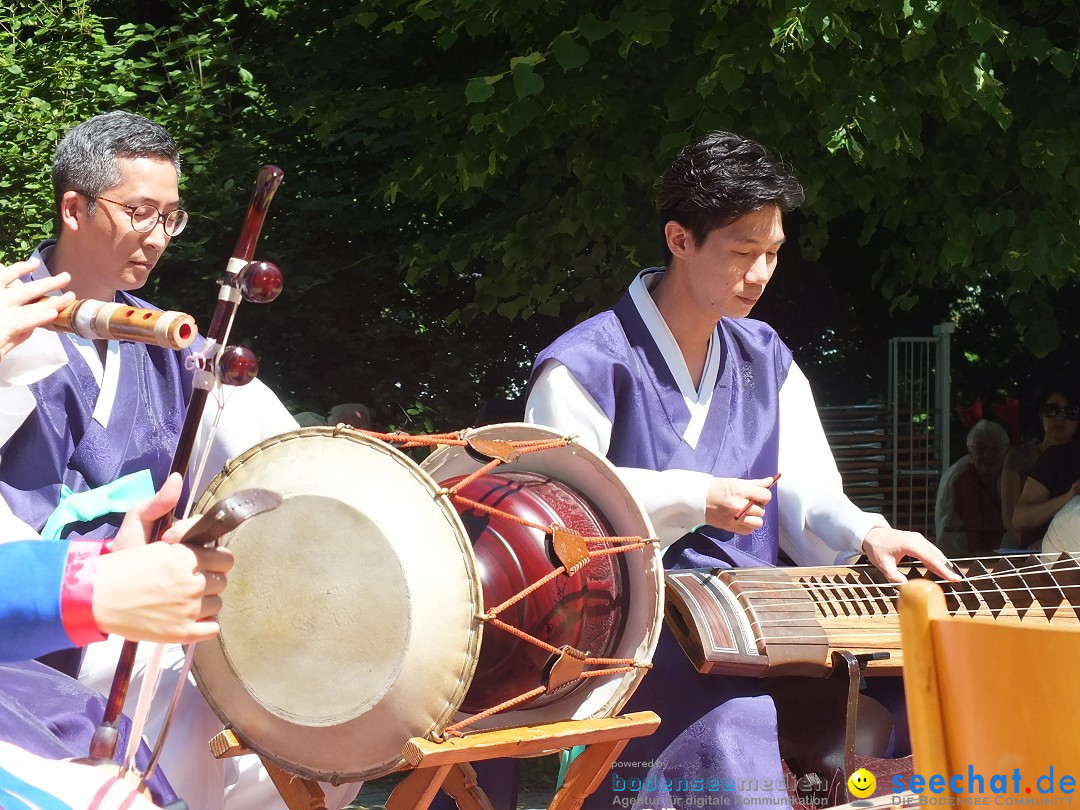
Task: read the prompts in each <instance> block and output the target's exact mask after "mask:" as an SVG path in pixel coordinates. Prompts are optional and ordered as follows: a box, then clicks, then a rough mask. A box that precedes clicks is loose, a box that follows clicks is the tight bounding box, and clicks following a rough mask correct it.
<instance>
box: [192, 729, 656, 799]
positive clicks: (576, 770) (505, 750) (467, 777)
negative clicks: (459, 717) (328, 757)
mask: <svg viewBox="0 0 1080 810" xmlns="http://www.w3.org/2000/svg"><path fill="white" fill-rule="evenodd" d="M659 725H660V718H659V717H658V716H657V715H656V714H654V713H653V712H633V713H630V714H625V715H621V716H618V717H610V718H605V719H600V720H564V721H560V722H556V723H546V724H543V725H538V726H520V727H517V728H505V729H497V730H494V731H477V732H472V733H469V734H466V735H465V736H463V737H453V738H451V739H449V740H447V741H446V742H441V743H439V742H431V741H430V740H425V739H423V738H420V737H414V738H413V739H411V740H409V742H408V743H406V745H405V748H404V750H403V751H402V758H403V759H404V760H405V761H406V762H408V763H409V766H410V767H409V775H408V776H406V777H405V779H403V780H402V781H401V782H400V783H399V784H398V785H397V787H395V788H394V790H393V792H392V793H391V794H390V798H389V799H387V802H386V810H424V809H425V808H427V807H428V806H429V805H430V804H431V802H432V801H433V800H434V798H435V795H436V794H437V793H438V792H439V790H440V789H441V790H444V791H445V792H446V793H447V794H448V795H450V796H451V797H452V798H453V799H454V801H455V802H457V806H458V808H459V810H492V805H491V802H490V801H489V800H488V797H487V795H486V794H485V793H484V791H483V789H482V788H481V787H480V786H479V785H478V784H477V783H476V772H475V771H474V770H473V768H472V764H471V763H473V762H480V761H482V760H485V759H499V758H502V757H529V756H537V755H541V754H550V753H555V752H557V751H559V750H561V749H564V748H572V747H574V746H578V745H584V746H586V748H585V751H584V752H583V753H582V754H581V755H580V756H578V757H577V758H575V759H574V761H573V762H572V763H571V764H570V768H569V770H568V771H567V773H566V779H565V780H564V782H563V784H562V787H560V788H559V791H558V792H557V793H556V794H555V796H554V798H553V799H552V800H551V803H550V804H549V805H548V810H579V808H580V807H581V806H582V803H583V802H584V801H585V798H586V797H587V796H588V795H589V794H591V793H592V792H593V791H594V790H596V788H597V787H599V785H600V782H601V781H602V780H603V779H604V777H605V775H606V774H607V773H608V771H609V770H610V769H611V764H612V763H613V762H614V761H615V759H616V758H617V757H618V756H619V754H620V753H622V750H623V748H625V747H626V744H627V742H629V741H630V740H631V739H633V738H634V737H645V736H648V735H649V734H652V733H653V732H654V731H655V730H656V728H657V726H659ZM210 750H211V752H212V753H213V754H214V756H215V757H217V758H219V759H220V758H223V757H234V756H239V755H240V754H247V753H251V751H250V749H248V748H247V747H246V746H245V745H244V744H243V742H242V741H241V740H240V739H239V738H237V736H236V734H235V733H234V732H233V730H232V729H229V728H226V729H225V730H224V731H222V732H220V733H219V734H217V736H215V737H214V739H212V740H211V741H210ZM263 765H265V766H266V770H267V771H268V772H269V774H270V778H271V779H273V780H274V785H275V786H276V787H277V789H278V792H279V793H280V794H281V798H282V799H283V800H284V801H285V804H286V806H287V807H288V808H289V810H324V808H325V807H326V805H325V803H324V802H323V791H322V788H321V787H319V784H318V782H316V781H314V780H312V779H306V778H304V777H300V776H295V775H294V774H290V773H288V772H286V771H284V770H282V769H281V768H280V767H278V766H277V765H275V764H274V763H273V762H270V761H268V760H266V759H263Z"/></svg>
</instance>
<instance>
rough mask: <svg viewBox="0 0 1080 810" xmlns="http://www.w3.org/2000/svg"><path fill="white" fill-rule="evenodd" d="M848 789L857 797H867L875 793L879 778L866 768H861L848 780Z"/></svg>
mask: <svg viewBox="0 0 1080 810" xmlns="http://www.w3.org/2000/svg"><path fill="white" fill-rule="evenodd" d="M847 786H848V790H850V791H851V795H852V796H854V797H855V798H857V799H865V798H866V797H867V796H870V795H872V794H873V792H874V789H875V788H876V787H877V779H875V778H874V775H873V774H872V773H870V771H868V770H866V768H859V770H857V771H855V773H853V774H852V775H851V776H849V777H848V780H847Z"/></svg>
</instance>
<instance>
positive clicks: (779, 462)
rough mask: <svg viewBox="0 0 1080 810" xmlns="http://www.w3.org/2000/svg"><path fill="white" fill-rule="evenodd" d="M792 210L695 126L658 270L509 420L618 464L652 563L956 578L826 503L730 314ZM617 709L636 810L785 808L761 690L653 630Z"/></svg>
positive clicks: (806, 408)
mask: <svg viewBox="0 0 1080 810" xmlns="http://www.w3.org/2000/svg"><path fill="white" fill-rule="evenodd" d="M802 201H803V190H802V187H801V186H800V184H799V182H798V181H797V180H796V179H795V178H794V177H793V176H792V175H791V174H790V172H789V171H788V170H787V169H786V168H785V167H784V166H783V165H782V164H781V163H780V162H779V161H778V160H776V159H775V158H774V157H773V156H772V155H771V154H770V153H769V152H768V151H767V150H766V149H765V148H764V147H762V146H761V145H760V144H758V143H756V142H754V141H752V140H749V139H747V138H743V137H741V136H739V135H735V134H732V133H728V132H712V133H709V134H707V135H705V136H704V137H702V138H699V139H698V140H696V141H694V142H693V143H691V144H690V145H689V146H687V147H686V148H685V149H684V150H683V151H682V152H681V153H680V154H679V155H678V157H677V158H676V159H675V162H674V163H673V164H672V166H671V168H670V169H669V170H668V172H667V173H666V174H665V176H664V178H663V180H662V182H661V184H660V189H659V193H658V195H657V209H658V211H659V213H660V223H661V227H662V230H663V244H664V251H665V255H666V257H667V264H666V266H665V267H663V268H649V269H647V270H644V271H642V272H641V273H639V274H638V275H637V277H636V278H635V279H634V281H633V283H632V284H631V285H630V289H629V291H628V292H627V293H626V294H625V295H624V296H623V297H622V299H621V300H620V301H619V302H618V303H617V304H616V305H615V307H614V308H613V309H611V310H607V311H605V312H602V313H600V314H599V315H596V316H595V317H593V318H590V319H589V320H587V321H585V322H583V323H581V324H579V325H578V326H576V327H574V328H573V329H571V330H570V331H569V332H567V333H566V334H564V335H563V336H562V337H560V338H559V339H558V340H556V341H555V342H554V343H553V344H552V345H551V346H549V347H548V348H547V349H545V350H544V351H543V352H541V353H540V355H539V357H537V359H536V363H535V364H534V366H533V374H532V379H531V381H530V387H529V396H528V402H527V408H526V418H527V419H528V420H529V421H531V422H536V423H539V424H546V425H550V426H553V427H555V428H557V429H559V430H561V431H565V432H566V433H573V434H576V435H577V436H578V437H579V438H580V439H581V440H582V441H583V442H585V443H586V444H588V445H591V446H592V447H593V448H594V449H596V450H597V451H598V452H600V453H601V454H603V455H606V456H607V457H608V459H609V460H611V461H612V462H613V463H614V464H615V465H616V467H617V468H618V469H619V472H620V474H621V476H622V477H623V479H624V481H625V482H626V483H627V485H628V487H629V488H630V489H631V491H632V492H633V493H634V494H635V496H636V497H637V498H638V499H639V501H640V503H641V504H642V506H643V507H644V508H645V509H646V510H647V511H648V512H649V515H650V517H651V518H652V520H653V523H654V526H655V528H656V531H657V535H658V536H659V538H660V541H661V543H662V545H663V546H665V552H664V565H665V567H666V568H669V569H675V568H716V567H742V566H762V565H776V564H777V563H778V560H779V553H780V551H781V550H783V551H784V552H785V553H786V554H787V555H788V556H789V557H791V559H793V560H794V561H795V562H796V563H798V564H801V565H831V564H841V563H848V562H852V561H854V560H855V559H856V558H857V557H858V556H859V555H860V554H866V555H867V556H868V557H869V559H870V561H871V562H872V563H873V564H874V565H876V566H877V567H878V568H880V569H881V570H882V571H883V572H884V573H885V574H886V575H887V576H889V577H890V579H900V578H901V577H900V574H899V572H898V570H897V562H899V560H900V559H901V558H902V557H904V556H906V555H911V556H914V557H918V558H919V559H922V560H924V561H926V562H927V564H928V565H929V566H930V567H931V568H932V569H933V570H934V571H936V572H937V573H938V574H940V575H943V576H948V577H949V578H955V575H954V574H950V573H948V568H947V566H948V565H949V562H948V560H947V559H946V558H945V556H944V555H943V554H942V553H941V551H940V550H939V549H937V548H935V547H934V546H933V545H932V544H931V543H929V542H928V541H927V540H926V539H925V538H924V537H922V536H921V535H918V534H915V533H912V532H903V531H897V530H895V529H892V528H890V527H889V525H888V523H887V522H886V521H885V519H884V518H883V517H882V516H881V515H875V514H869V513H865V512H862V511H860V510H859V509H858V508H857V507H855V506H854V505H853V504H852V503H851V502H850V501H849V500H848V499H847V498H846V497H845V496H844V494H843V490H842V486H841V481H840V475H839V473H838V472H837V469H836V465H835V462H834V461H833V458H832V455H831V453H830V451H829V446H828V443H827V441H826V438H825V434H824V431H823V430H822V427H821V423H820V421H819V419H818V416H817V411H816V408H815V405H814V400H813V396H812V394H811V391H810V386H809V384H808V382H807V380H806V377H805V376H804V375H803V374H802V372H801V371H800V370H799V368H798V366H797V365H796V364H795V363H794V362H793V360H792V357H791V352H790V350H789V349H788V348H787V346H785V345H784V343H783V341H782V340H781V339H780V338H779V337H778V336H777V334H776V332H775V331H774V330H773V329H772V328H771V327H769V326H768V325H767V324H765V323H762V322H760V321H754V320H750V319H749V318H747V316H748V315H749V314H750V312H751V310H753V308H754V305H755V304H756V303H757V301H758V299H760V297H761V295H762V294H763V293H764V291H765V287H766V286H767V285H768V283H769V280H770V279H771V278H772V274H773V272H774V271H775V269H776V262H777V254H778V251H779V250H780V247H781V245H783V244H784V241H785V235H784V227H783V217H782V215H783V213H784V212H786V211H790V210H792V209H793V208H795V207H797V206H798V205H800V204H801V203H802ZM777 472H780V473H782V476H781V477H780V479H779V481H778V482H777V486H776V489H775V497H774V492H773V491H772V490H770V489H769V485H770V484H771V483H772V481H773V478H772V477H773V475H774V474H775V473H777ZM748 502H749V503H752V504H753V505H752V506H751V507H750V508H749V509H748V510H745V509H744V507H745V506H746V505H747V503H748ZM627 708H628V709H631V710H632V709H635V708H636V709H651V710H655V711H656V712H657V713H658V714H660V716H661V720H662V721H661V725H660V728H659V730H658V731H657V732H656V733H655V734H654V735H652V736H651V737H645V738H641V739H639V740H632V741H631V743H630V744H629V745H628V746H627V748H626V750H625V751H624V753H623V755H622V756H621V757H620V762H627V763H630V764H629V765H627V767H625V768H622V767H620V768H619V769H618V770H617V771H612V773H613V774H615V775H617V776H618V777H619V779H620V780H621V781H622V784H633V782H631V781H630V780H632V779H633V780H636V779H644V778H645V776H646V770H647V769H646V768H645V767H637V768H635V767H634V766H633V763H634V762H636V763H638V764H639V766H640V764H641V763H649V762H651V763H653V769H652V771H651V773H650V774H649V775H651V776H655V777H657V778H656V779H654V780H652V781H651V782H645V784H647V785H649V784H651V785H654V786H655V788H656V789H655V790H651V791H650V790H645V791H643V793H642V794H641V796H640V797H638V799H639V803H638V804H636V805H635V806H639V807H666V806H670V805H671V804H673V803H675V804H678V803H680V802H684V801H685V800H687V799H691V798H703V796H702V795H701V794H700V793H698V794H694V793H693V792H692V791H691V792H686V791H679V790H678V789H676V788H669V789H666V790H665V788H664V786H665V784H667V785H669V786H670V785H679V784H682V785H692V784H694V779H696V778H698V777H704V778H705V780H706V782H709V781H711V780H715V779H719V780H728V779H730V780H732V782H731V784H732V786H733V789H731V790H728V791H726V793H725V795H726V796H728V797H729V799H730V800H731V801H738V800H739V799H738V797H739V795H740V794H744V795H746V796H747V797H748V798H749V797H750V796H753V797H756V798H758V799H762V800H766V801H775V802H777V803H779V804H783V803H786V801H787V795H786V792H785V790H784V784H785V783H784V778H783V773H782V770H781V764H780V755H779V749H778V745H777V737H776V734H777V731H776V714H775V707H774V705H773V703H772V701H771V699H770V698H768V697H767V696H763V690H762V689H761V683H760V681H757V680H754V679H745V678H729V677H716V676H706V675H700V674H698V673H697V672H696V671H695V670H694V669H693V667H692V666H691V664H690V662H689V660H688V659H687V657H686V656H685V654H684V653H683V652H682V651H681V650H680V649H679V648H678V645H677V644H676V643H675V641H674V640H673V639H672V637H671V635H670V634H669V633H664V634H663V636H662V638H661V642H660V646H659V648H658V650H657V653H656V657H655V659H654V671H653V672H650V673H649V674H648V675H647V676H646V678H645V679H644V680H643V682H642V686H641V688H639V690H638V691H637V693H635V695H634V696H633V698H632V699H631V701H630V703H629V705H628V707H627ZM680 780H681V781H680ZM638 784H641V782H638ZM618 787H619V785H618V784H617V783H615V782H613V781H612V780H608V781H606V782H605V783H604V784H602V785H601V787H600V788H599V790H598V791H597V793H596V794H595V795H594V797H593V798H592V799H591V800H590V801H589V803H588V805H589V806H590V807H607V806H611V804H612V803H613V802H615V801H618V800H619V799H625V798H628V795H627V793H625V792H620V791H619V790H618ZM629 798H634V797H633V796H629ZM717 798H719V796H717Z"/></svg>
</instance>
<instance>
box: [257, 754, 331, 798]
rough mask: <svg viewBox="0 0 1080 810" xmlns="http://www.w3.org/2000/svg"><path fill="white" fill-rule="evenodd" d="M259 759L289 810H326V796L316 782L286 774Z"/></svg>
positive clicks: (270, 763) (272, 764) (271, 763)
mask: <svg viewBox="0 0 1080 810" xmlns="http://www.w3.org/2000/svg"><path fill="white" fill-rule="evenodd" d="M259 759H261V760H262V764H263V767H264V768H266V772H267V773H268V774H270V779H271V780H273V782H274V787H276V788H277V789H278V793H280V794H281V798H282V799H283V800H284V802H285V806H286V807H288V808H289V810H326V801H325V799H326V795H325V794H324V793H323V789H322V788H321V787H320V786H319V783H318V782H316V781H314V780H312V779H305V778H304V777H302V776H297V775H296V774H292V773H286V772H285V771H283V770H281V768H279V767H278V766H277V765H275V764H274V763H273V762H267V761H266V759H263V758H262V757H259Z"/></svg>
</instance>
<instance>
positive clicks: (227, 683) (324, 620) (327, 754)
mask: <svg viewBox="0 0 1080 810" xmlns="http://www.w3.org/2000/svg"><path fill="white" fill-rule="evenodd" d="M248 487H263V488H266V489H271V490H274V491H276V492H279V493H280V494H281V496H282V498H283V502H282V505H281V506H279V507H278V508H277V509H275V510H274V511H272V512H267V513H265V514H262V515H259V516H257V517H254V518H252V519H250V520H249V521H247V522H245V523H244V524H243V525H241V526H240V527H239V528H238V529H237V530H236V531H234V532H232V533H230V534H229V535H226V537H225V538H224V539H223V542H222V545H224V546H226V547H227V548H229V549H230V550H232V552H233V554H234V556H235V558H236V563H235V565H234V567H233V569H232V571H231V572H230V573H229V584H228V587H227V589H226V592H227V596H224V597H223V606H222V609H221V613H220V614H219V616H218V620H219V622H220V624H221V633H220V635H219V636H218V638H217V639H214V640H212V641H207V642H203V643H201V644H199V646H198V647H197V648H196V653H195V661H194V665H193V671H194V674H195V678H196V681H197V682H198V684H199V687H200V689H201V690H202V692H203V694H204V695H205V696H206V699H207V701H208V702H209V703H210V705H211V706H212V707H213V708H214V710H215V712H216V713H217V714H218V716H219V717H220V718H221V719H222V721H223V722H225V723H226V724H227V725H229V726H231V727H232V728H233V729H235V731H236V733H237V735H238V736H239V737H240V738H241V739H242V740H243V741H244V742H245V744H247V745H248V746H249V747H250V748H252V749H254V750H255V751H257V752H258V753H259V754H261V755H263V756H266V757H268V758H269V759H271V760H273V761H274V762H276V763H277V764H279V765H280V766H281V767H283V768H284V769H285V770H288V771H290V772H292V773H297V774H300V775H302V776H307V777H311V778H316V779H325V780H331V779H337V780H340V781H356V780H360V779H368V778H373V777H375V776H379V775H382V774H385V773H389V772H390V771H392V770H395V769H396V768H398V767H400V766H402V765H404V761H403V760H402V759H401V749H402V747H403V746H404V744H405V742H407V741H408V739H409V738H410V737H413V736H420V737H428V736H430V735H432V734H435V733H438V732H439V731H441V730H442V729H443V728H445V726H446V725H447V723H448V722H449V720H450V718H451V717H452V716H453V715H454V712H455V710H456V709H457V707H458V706H459V704H460V703H461V700H462V699H463V698H464V695H465V689H466V687H467V686H468V684H469V682H470V681H471V679H472V672H473V668H474V667H475V664H476V659H477V655H478V652H479V647H480V639H481V632H482V630H481V624H480V622H479V621H478V620H477V618H476V606H477V605H479V604H480V603H481V602H480V599H481V596H480V591H479V585H478V582H479V578H478V577H477V574H476V567H475V560H474V558H473V554H472V548H471V543H470V541H469V538H468V536H467V535H466V534H465V531H464V528H463V527H462V526H461V522H460V520H459V519H458V516H457V513H456V512H455V511H454V509H453V507H452V506H451V505H450V504H449V501H448V500H447V499H446V498H445V497H435V493H436V492H437V491H438V487H437V486H436V484H435V482H434V481H432V480H431V479H430V478H429V477H428V476H427V475H426V474H425V473H424V472H423V471H422V470H421V469H420V468H419V467H417V466H416V465H415V464H414V463H413V462H412V461H411V460H410V459H409V458H408V457H407V456H405V455H404V454H402V453H400V452H398V451H397V450H395V449H394V448H392V447H390V446H389V445H385V444H383V443H382V442H379V441H377V440H375V439H371V438H368V437H366V436H363V435H362V434H359V433H356V432H353V431H349V432H347V433H339V434H337V435H335V431H334V430H333V429H331V428H304V429H302V430H299V431H295V432H293V433H287V434H283V435H282V436H278V437H275V438H273V439H270V440H268V441H267V442H263V443H262V444H261V445H258V446H257V447H255V448H252V449H251V450H249V451H248V452H247V453H245V454H244V455H242V456H240V457H239V458H237V459H235V460H234V461H233V462H230V464H229V465H227V466H226V469H225V470H224V471H222V473H221V474H220V475H219V476H218V477H217V478H216V479H215V480H214V481H213V482H212V483H211V485H210V487H209V488H208V489H207V492H206V493H205V494H204V496H203V498H202V499H201V500H200V504H199V507H197V510H199V509H205V508H207V507H208V506H209V505H210V504H211V503H212V502H213V501H215V500H217V499H219V498H221V497H223V496H225V495H228V494H230V493H232V492H236V491H238V490H241V489H245V488H248Z"/></svg>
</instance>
